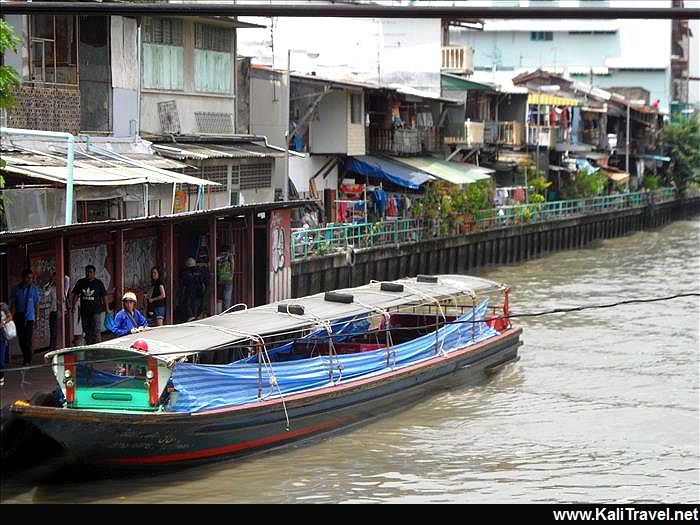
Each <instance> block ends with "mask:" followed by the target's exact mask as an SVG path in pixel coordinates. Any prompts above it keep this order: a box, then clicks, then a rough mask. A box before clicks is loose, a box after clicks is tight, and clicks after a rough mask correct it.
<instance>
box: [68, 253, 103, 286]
mask: <svg viewBox="0 0 700 525" xmlns="http://www.w3.org/2000/svg"><path fill="white" fill-rule="evenodd" d="M89 264H92V265H93V266H94V267H95V270H96V275H97V278H98V279H99V280H101V281H102V284H104V285H105V288H106V289H108V290H109V288H110V286H111V285H112V275H111V274H110V273H109V271H108V270H107V245H106V244H98V245H96V246H86V247H84V248H76V249H74V250H71V251H70V282H71V286H75V283H76V282H78V279H82V278H83V277H85V267H86V266H87V265H89Z"/></svg>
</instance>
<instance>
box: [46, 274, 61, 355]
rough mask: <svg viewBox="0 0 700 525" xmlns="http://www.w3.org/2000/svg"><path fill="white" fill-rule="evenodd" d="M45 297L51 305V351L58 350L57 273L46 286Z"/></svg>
mask: <svg viewBox="0 0 700 525" xmlns="http://www.w3.org/2000/svg"><path fill="white" fill-rule="evenodd" d="M44 297H45V298H46V301H47V302H48V305H49V350H50V351H52V352H53V351H54V350H56V325H57V323H58V297H57V296H56V272H54V273H53V275H52V276H51V280H50V281H49V282H48V283H46V284H45V285H44Z"/></svg>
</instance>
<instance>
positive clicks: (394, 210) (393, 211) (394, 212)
mask: <svg viewBox="0 0 700 525" xmlns="http://www.w3.org/2000/svg"><path fill="white" fill-rule="evenodd" d="M386 214H387V215H388V216H389V217H398V215H399V209H398V206H396V197H390V198H389V207H388V208H387V210H386Z"/></svg>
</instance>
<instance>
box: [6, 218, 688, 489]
mask: <svg viewBox="0 0 700 525" xmlns="http://www.w3.org/2000/svg"><path fill="white" fill-rule="evenodd" d="M482 275H484V276H485V277H489V278H492V279H495V280H498V281H503V282H507V283H510V284H512V285H513V288H514V295H513V300H514V303H515V305H514V309H515V310H517V311H521V312H524V311H527V312H532V311H538V310H547V309H551V308H555V307H560V306H573V305H579V304H590V303H604V302H613V301H616V300H620V299H630V298H640V297H654V296H662V295H671V294H674V293H680V292H688V291H696V292H697V291H698V290H699V289H700V221H699V220H693V221H681V222H675V223H672V224H670V225H668V226H666V227H664V228H662V229H659V230H656V231H651V232H641V233H636V234H634V235H631V236H629V237H624V238H619V239H612V240H606V241H602V242H598V243H597V244H596V245H594V246H591V247H589V248H586V249H581V250H574V251H567V252H560V253H557V254H553V255H550V256H548V257H545V258H542V259H538V260H534V261H530V262H527V263H523V264H517V265H512V266H504V267H499V268H496V269H489V270H488V271H484V272H483V273H482ZM699 304H700V301H699V300H698V299H697V298H686V299H680V300H674V301H669V302H661V303H649V304H634V305H629V306H621V307H617V308H611V309H602V310H589V311H584V312H580V313H575V314H558V315H549V316H544V317H534V318H526V319H522V321H519V324H521V325H522V326H524V329H525V330H524V335H523V340H524V343H525V344H524V346H522V347H521V356H522V357H521V359H520V361H519V362H517V363H514V364H510V365H508V366H507V367H505V368H504V369H503V370H502V371H501V372H500V373H499V374H498V375H496V376H494V377H492V378H491V379H488V380H486V381H484V382H483V383H482V384H478V385H475V386H469V387H462V388H457V389H453V390H450V391H446V392H444V393H439V394H436V395H434V396H432V397H430V398H428V399H426V400H425V401H423V402H422V403H420V404H418V405H416V406H413V407H411V408H409V409H407V410H405V411H403V412H400V413H398V414H396V415H393V416H388V417H385V418H384V419H381V420H378V421H375V422H373V423H370V424H367V425H365V426H362V427H358V428H355V429H353V430H350V431H347V432H345V433H342V434H338V435H335V436H331V437H328V438H325V439H320V440H318V439H317V440H315V441H313V442H311V443H307V444H304V445H299V446H296V447H294V448H286V449H283V450H279V451H273V452H268V453H265V454H262V455H259V456H256V457H253V458H249V459H244V460H235V461H231V462H225V463H218V464H214V465H209V466H206V467H199V468H194V469H188V470H184V471H181V472H177V473H170V474H167V475H159V476H152V477H147V478H131V479H114V480H102V481H82V482H81V481H68V480H54V481H44V482H41V483H39V484H36V483H25V484H19V485H18V484H16V483H12V482H6V483H4V484H3V502H30V501H34V502H58V501H61V502H126V503H128V502H132V503H136V502H226V503H234V502H468V503H476V502H479V503H481V502H581V501H585V502H697V501H698V500H699V499H700V497H699V494H700V470H699V469H698V465H699V461H700V458H699V457H698V456H699V450H700V441H699V418H698V403H699V397H698V395H699V385H698V373H699V358H698V354H699V343H698V325H699V323H700V307H699Z"/></svg>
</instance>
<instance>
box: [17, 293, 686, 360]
mask: <svg viewBox="0 0 700 525" xmlns="http://www.w3.org/2000/svg"><path fill="white" fill-rule="evenodd" d="M687 297H700V292H687V293H679V294H674V295H667V296H663V297H651V298H641V299H624V300H622V301H615V302H612V303H601V304H589V305H579V306H570V307H563V308H552V309H550V310H542V311H540V312H521V313H518V312H514V313H509V314H508V315H494V316H491V317H490V318H488V319H467V320H459V321H457V320H455V321H444V322H443V323H442V326H445V325H455V324H475V323H484V322H487V321H494V320H498V319H520V318H532V317H542V316H545V315H554V314H563V313H571V312H582V311H585V310H601V309H605V308H614V307H617V306H625V305H630V304H643V303H657V302H662V301H671V300H674V299H682V298H687ZM375 315H378V314H372V315H369V316H366V317H359V318H357V319H354V321H362V320H365V319H370V318H371V317H373V316H375ZM426 315H428V314H426ZM354 321H353V322H354ZM434 327H435V324H434V323H431V324H426V325H422V326H408V327H402V326H397V327H392V328H380V329H375V330H367V331H363V332H362V334H343V333H337V334H330V335H329V336H327V337H321V338H309V337H305V338H303V339H302V338H300V337H292V338H288V339H281V340H276V341H274V344H278V345H280V346H281V345H283V344H285V343H289V342H292V341H301V340H303V342H314V341H327V340H329V339H333V338H339V337H347V336H348V335H365V334H373V333H382V332H388V331H401V330H421V329H432V328H434ZM302 331H303V329H302V328H300V329H298V330H294V331H289V332H280V333H279V334H274V335H281V334H285V333H299V332H302ZM257 346H259V344H257V345H255V344H253V345H251V344H250V343H249V344H245V345H232V346H226V347H224V348H218V349H211V350H206V351H216V350H235V349H250V348H256V347H257ZM104 348H105V349H110V348H108V347H104ZM112 350H119V349H112ZM182 353H183V352H182V351H181V350H179V351H177V352H162V353H158V354H157V355H158V357H162V356H167V355H171V354H174V355H175V354H182ZM144 357H148V354H144ZM115 359H124V358H115V357H112V358H109V359H84V360H76V361H75V364H94V363H104V362H113V361H115ZM51 366H54V365H53V363H46V364H41V365H32V366H22V367H16V368H5V370H4V372H5V373H7V372H26V371H27V370H35V369H40V368H47V367H51Z"/></svg>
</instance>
